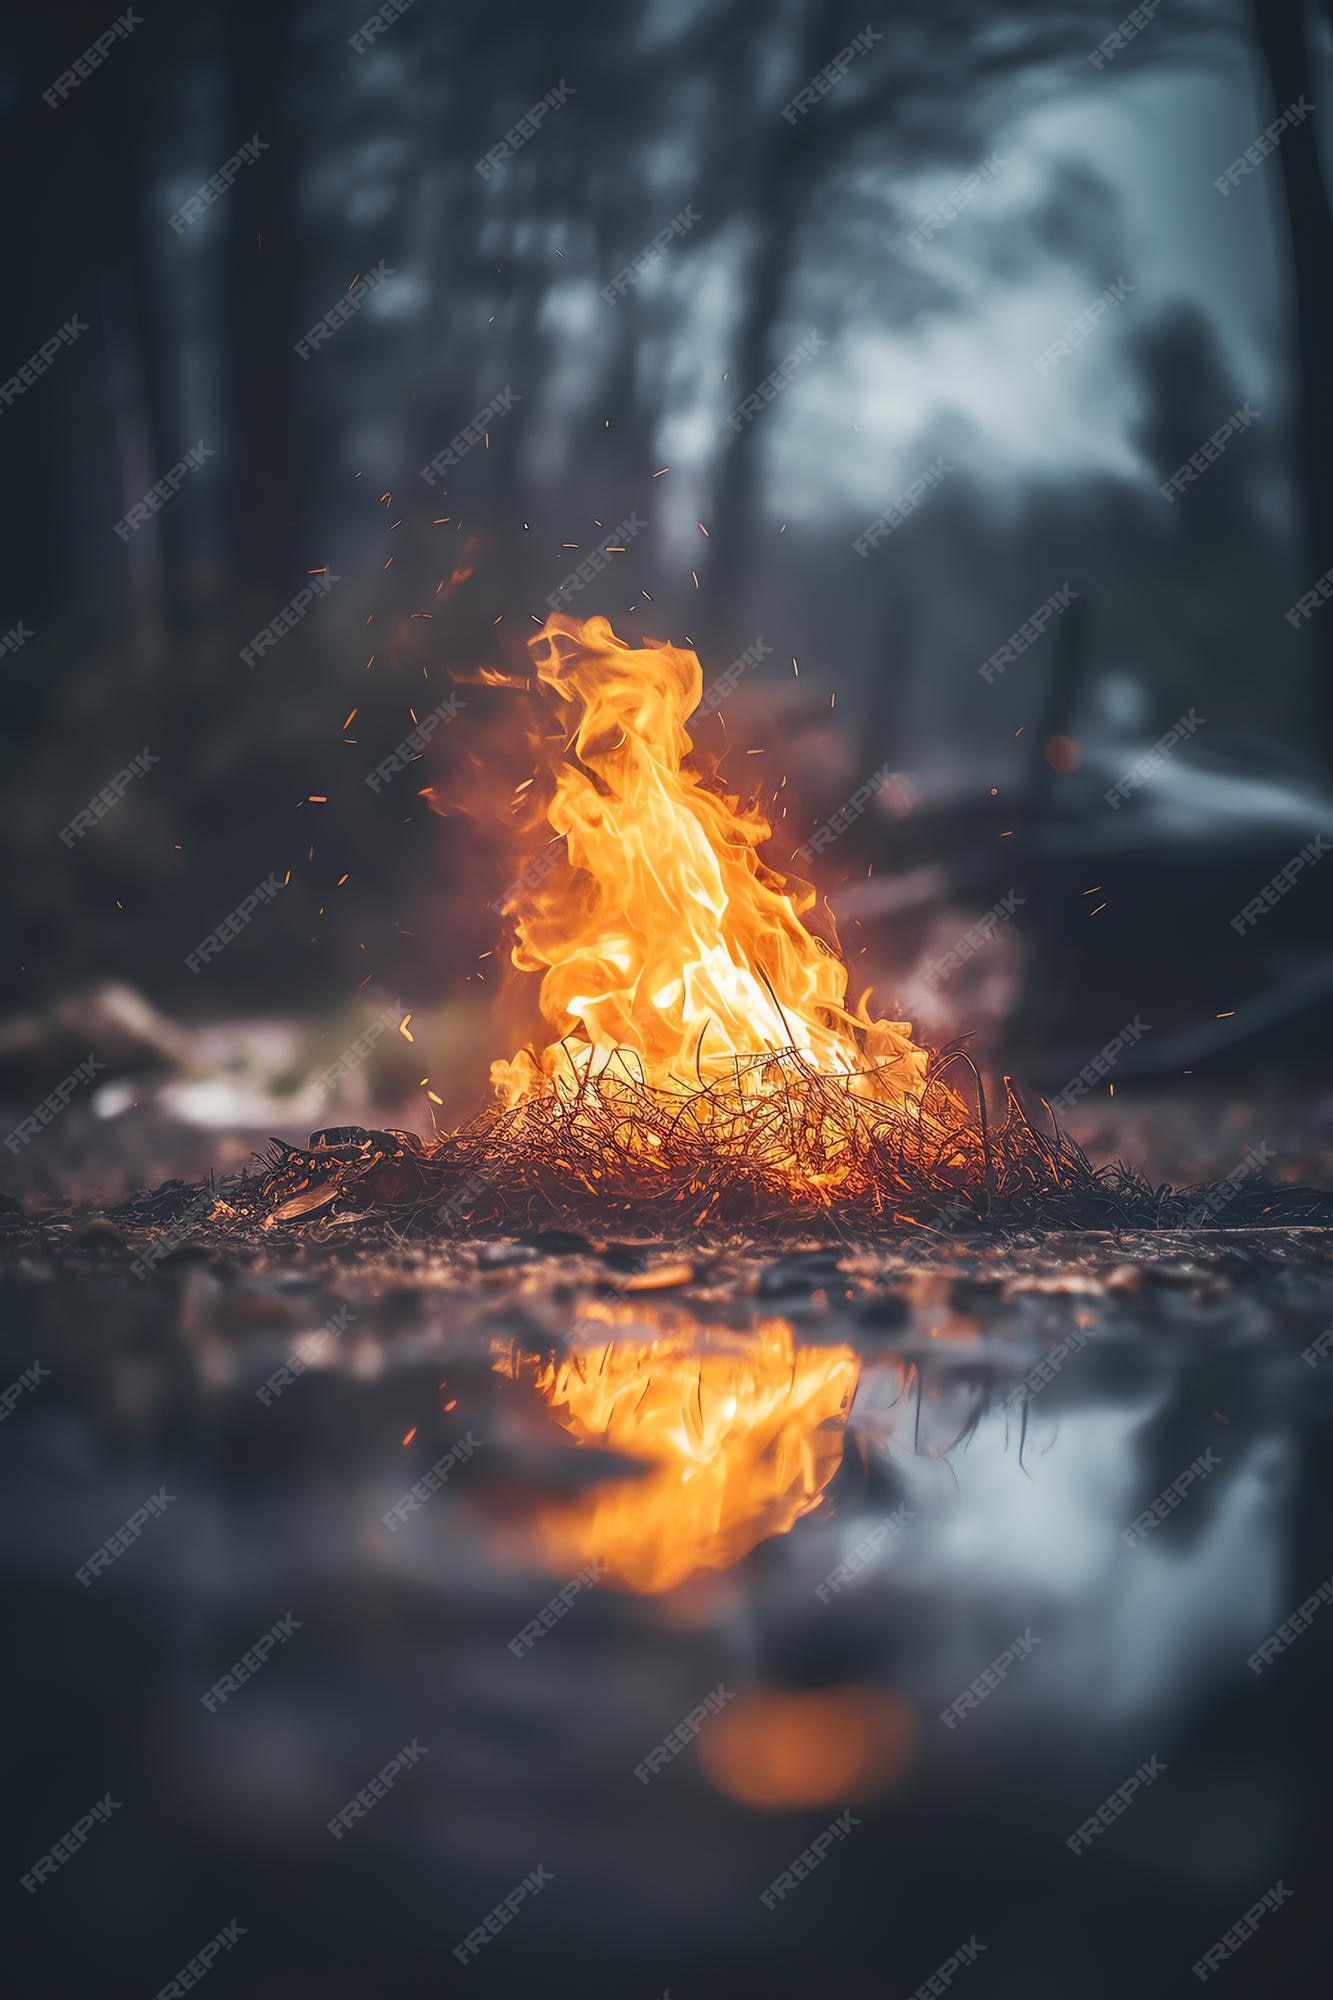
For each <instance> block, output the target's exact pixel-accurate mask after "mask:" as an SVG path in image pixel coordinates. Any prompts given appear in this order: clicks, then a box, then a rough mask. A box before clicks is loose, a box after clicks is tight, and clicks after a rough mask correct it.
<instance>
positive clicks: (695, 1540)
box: [495, 1303, 860, 1591]
mask: <svg viewBox="0 0 1333 2000" xmlns="http://www.w3.org/2000/svg"><path fill="white" fill-rule="evenodd" d="M594 1321H600V1322H602V1323H604V1325H605V1327H606V1337H605V1339H600V1340H596V1341H593V1340H590V1341H589V1342H588V1344H586V1345H583V1346H580V1347H579V1348H577V1349H575V1350H573V1351H571V1352H569V1353H567V1354H565V1355H563V1356H558V1357H555V1358H552V1357H551V1356H550V1354H549V1353H548V1354H545V1355H543V1354H539V1353H536V1352H531V1351H525V1350H522V1349H518V1348H510V1347H509V1346H508V1345H507V1344H499V1343H498V1344H497V1350H496V1356H497V1358H496V1361H495V1366H496V1368H497V1370H498V1371H499V1372H500V1373H502V1374H506V1375H509V1376H511V1377H512V1378H513V1379H514V1380H515V1381H517V1382H521V1383H526V1384H527V1385H529V1386H530V1387H531V1388H533V1389H535V1390H536V1391H537V1393H538V1394H539V1395H540V1396H541V1397H542V1398H543V1400H544V1401H545V1402H546V1403H547V1405H548V1406H549V1408H550V1411H551V1414H552V1416H553V1417H554V1418H555V1419H556V1421H557V1422H558V1423H560V1424H561V1425H563V1427H564V1428H565V1430H567V1431H568V1432H569V1434H570V1436H571V1437H573V1438H574V1439H575V1440H576V1441H577V1442H578V1443H580V1444H595V1445H600V1446H603V1447H605V1448H607V1449H610V1450H613V1451H618V1452H622V1453H623V1454H624V1455H625V1456H626V1457H629V1458H635V1459H639V1460H641V1461H643V1462H644V1463H645V1464H646V1465H648V1466H649V1467H651V1470H650V1471H648V1472H647V1473H645V1474H644V1475H642V1476H641V1477H636V1478H633V1479H624V1480H619V1479H617V1480H612V1481H609V1482H606V1483H604V1484H601V1485H599V1486H597V1487H596V1488H594V1489H593V1490H591V1491H588V1492H585V1493H582V1494H580V1495H579V1496H578V1497H577V1498H575V1499H572V1500H570V1499H562V1500H560V1501H558V1502H556V1501H551V1502H547V1503H544V1504H543V1507H542V1509H541V1512H540V1515H539V1517H538V1521H537V1533H538V1537H539V1540H540V1544H541V1549H542V1554H543V1555H544V1556H545V1557H546V1558H547V1559H548V1560H549V1561H550V1562H551V1563H552V1564H553V1565H554V1566H555V1567H556V1568H557V1569H562V1570H566V1571H568V1572H570V1573H572V1572H573V1571H575V1570H577V1569H578V1568H579V1567H581V1566H582V1565H583V1564H585V1563H588V1562H592V1561H594V1560H596V1559H599V1558H600V1560H601V1561H602V1562H603V1563H604V1564H605V1565H606V1570H605V1574H606V1577H607V1580H608V1581H609V1582H612V1583H617V1584H620V1585H621V1586H622V1587H624V1588H627V1589H629V1590H637V1591H664V1590H670V1589H672V1588H673V1587H674V1586H675V1585H677V1584H679V1583H683V1582H684V1581H685V1580H686V1579H687V1578H688V1577H691V1576H693V1575H695V1574H697V1573H698V1572H700V1571H703V1570H716V1569H725V1568H727V1567H729V1566H730V1565H731V1564H732V1563H735V1562H738V1561H739V1560H740V1558H741V1557H742V1556H744V1555H746V1554H747V1553H748V1552H749V1551H750V1550H751V1549H752V1548H754V1547H755V1545H756V1544H757V1543H758V1542H761V1541H763V1540H765V1539H766V1538H767V1537H769V1536H771V1535H783V1534H786V1532H787V1531H788V1529H789V1528H791V1527H792V1525H793V1524H794V1523H795V1522H796V1521H799V1520H800V1519H801V1518H802V1516H803V1515H805V1514H808V1513H809V1512H810V1511H811V1509H812V1508H813V1507H815V1506H817V1505H818V1503H819V1500H820V1497H821V1496H822V1494H823V1493H824V1490H825V1488H826V1487H827V1486H828V1483H829V1481H830V1480H831V1479H832V1477H833V1475H834V1473H835V1472H836V1471H837V1469H838V1465H839V1463H840V1461H841V1459H842V1448H843V1432H844V1428H845V1426H846V1423H847V1418H848V1414H849V1412H850V1410H851V1406H852V1398H853V1396H854V1395H855V1393H856V1385H857V1381H858V1378H859V1375H860V1362H859V1361H858V1359H857V1357H856V1355H855V1354H854V1353H853V1352H852V1350H851V1348H850V1347H846V1346H838V1347H814V1346H811V1347H798V1346H797V1345H796V1341H795V1338H794V1336H793V1332H792V1327H791V1324H790V1322H789V1321H787V1320H785V1319H770V1320H761V1321H760V1322H759V1324H758V1325H757V1326H755V1327H754V1328H752V1329H751V1330H749V1331H748V1332H746V1333H744V1334H735V1333H730V1332H726V1331H723V1330H718V1329H700V1327H699V1326H698V1325H697V1323H696V1322H695V1321H693V1320H691V1319H686V1318H685V1317H684V1316H683V1315H682V1316H681V1318H680V1320H679V1321H677V1320H675V1319H674V1317H673V1316H672V1315H671V1314H670V1313H669V1312H667V1311H665V1310H664V1309H663V1308H661V1307H651V1308H649V1307H647V1306H646V1305H645V1304H640V1303H636V1304H634V1305H605V1306H599V1307H596V1308H594V1309H592V1310H591V1311H590V1312H589V1314H588V1318H587V1320H586V1321H585V1322H584V1330H585V1332H588V1333H589V1334H590V1333H591V1332H592V1322H594Z"/></svg>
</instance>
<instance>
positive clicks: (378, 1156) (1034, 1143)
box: [263, 1045, 1333, 1239]
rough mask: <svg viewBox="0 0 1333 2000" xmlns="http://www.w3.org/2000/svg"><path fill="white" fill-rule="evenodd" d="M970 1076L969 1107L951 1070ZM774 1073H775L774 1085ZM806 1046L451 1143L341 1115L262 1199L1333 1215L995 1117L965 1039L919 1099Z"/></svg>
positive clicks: (273, 1176)
mask: <svg viewBox="0 0 1333 2000" xmlns="http://www.w3.org/2000/svg"><path fill="white" fill-rule="evenodd" d="M960 1067H962V1068H964V1069H965V1070H966V1071H967V1072H969V1073H970V1077H971V1091H970V1095H971V1098H972V1102H971V1104H970V1105H969V1104H965V1103H964V1102H963V1100H962V1099H961V1098H960V1097H959V1096H958V1094H957V1093H956V1091H955V1090H954V1089H953V1088H952V1086H951V1084H950V1083H949V1082H947V1081H946V1073H950V1072H956V1071H957V1070H958V1069H959V1068H960ZM761 1070H762V1087H756V1086H757V1083H758V1080H759V1076H760V1071H761ZM854 1081H856V1080H854V1079H848V1078H847V1077H846V1076H844V1075H841V1074H839V1075H835V1076H829V1075H824V1074H821V1073H819V1072H818V1071H816V1070H814V1069H812V1068H811V1067H810V1066H809V1064H808V1063H806V1062H805V1060H804V1059H803V1058H802V1057H801V1055H800V1054H799V1053H797V1052H796V1051H795V1050H787V1051H785V1052H783V1053H781V1054H778V1055H773V1056H767V1057H765V1058H763V1059H762V1061H761V1060H760V1059H757V1058H756V1059H753V1060H752V1061H750V1062H742V1061H741V1060H739V1059H738V1061H737V1064H736V1067H735V1071H734V1075H733V1078H732V1079H731V1080H730V1081H729V1082H725V1083H724V1082H721V1081H718V1080H713V1081H710V1082H707V1083H701V1084H700V1085H699V1086H698V1087H697V1088H693V1089H690V1088H687V1087H685V1086H684V1085H681V1086H680V1087H679V1088H678V1089H677V1090H675V1091H664V1090H662V1089H661V1088H656V1087H650V1086H649V1085H647V1084H645V1083H643V1082H641V1081H640V1080H639V1079H638V1078H637V1077H636V1076H635V1075H634V1074H633V1072H632V1070H631V1068H630V1067H629V1066H628V1065H627V1064H621V1065H618V1066H617V1067H616V1068H615V1069H614V1071H613V1072H610V1073H608V1072H603V1073H602V1074H601V1075H600V1076H598V1077H597V1078H595V1079H584V1080H583V1081H582V1083H581V1084H580V1085H579V1087H578V1088H577V1090H576V1091H574V1092H573V1093H571V1094H568V1095H562V1094H558V1093H550V1094H547V1095H544V1096H539V1097H534V1098H530V1099H528V1100H526V1101H525V1102H523V1103H521V1104H518V1105H516V1106H513V1107H511V1108H508V1109H501V1108H497V1109H494V1110H490V1111H487V1112H485V1113H483V1114H482V1115H481V1116H480V1117H479V1118H477V1119H475V1120H474V1121H473V1122H472V1123H471V1124H470V1125H468V1126H466V1127H464V1128H463V1129H461V1130H459V1131H457V1132H453V1133H449V1134H447V1135H443V1136H441V1137H439V1138H437V1139H435V1140H433V1141H429V1142H427V1141H423V1140H421V1139H419V1138H417V1137H416V1136H415V1135H414V1134H411V1133H407V1132H387V1131H386V1132H367V1131H363V1130H362V1129H361V1128H357V1127H351V1128H347V1127H335V1128H332V1129H330V1130H328V1131H325V1132H320V1133H315V1134H314V1135H313V1136H312V1140H311V1144H310V1146H309V1148H308V1149H293V1148H290V1147H287V1146H285V1145H283V1144H281V1142H279V1141H274V1142H273V1146H272V1150H271V1152H270V1154H269V1156H268V1164H269V1167H270V1169H271V1171H270V1174H269V1177H268V1179H267V1181H266V1183H265V1185H264V1189H263V1199H264V1201H265V1203H266V1204H267V1205H268V1212H269V1215H270V1216H271V1218H272V1220H273V1221H274V1222H275V1223H293V1222H297V1221H298V1220H299V1219H300V1218H302V1217H304V1216H310V1217H312V1218H313V1217H316V1216H318V1217H325V1216H333V1215H336V1214H339V1213H345V1212H347V1211H348V1210H351V1211H356V1212H362V1213H364V1212H367V1211H380V1212H382V1213H383V1214H384V1215H385V1216H386V1217H396V1218H397V1219H398V1220H399V1222H408V1221H412V1222H414V1223H415V1224H416V1226H417V1227H419V1228H421V1229H423V1230H425V1231H427V1232H430V1233H438V1234H440V1235H442V1236H459V1235H469V1234H493V1233H513V1232H517V1231H522V1230H530V1229H539V1228H550V1227H552V1226H557V1227H558V1226H565V1227H575V1228H578V1229H581V1230H584V1231H587V1230H589V1229H591V1230H592V1231H593V1233H595V1234H602V1235H606V1234H615V1233H616V1232H618V1231H619V1232H625V1233H633V1234H636V1235H638V1234H643V1235H652V1236H656V1237H659V1238H662V1239H671V1238H676V1239H679V1238H680V1237H682V1236H687V1235H690V1234H692V1233H694V1232H696V1231H698V1230H700V1229H702V1228H705V1227H707V1228H710V1229H711V1228H724V1229H734V1230H744V1231H745V1232H746V1233H747V1234H750V1235H755V1236H762V1235H774V1236H777V1235H790V1234H791V1233H792V1232H793V1231H806V1232H810V1231H814V1232H816V1233H819V1234H828V1235H831V1236H841V1237H845V1238H858V1239H866V1238H875V1239H879V1238H883V1237H886V1236H897V1235H901V1234H904V1233H911V1234H918V1235H920V1234H923V1233H924V1234H925V1235H926V1236H927V1237H928V1236H930V1235H932V1234H942V1233H943V1234H959V1233H963V1234H967V1233H972V1232H974V1231H978V1230H981V1231H1009V1230H1022V1229H1042V1230H1054V1229H1122V1228H1123V1229H1212V1228H1219V1227H1225V1228H1232V1227H1237V1228H1239V1227H1244V1228H1254V1227H1262V1226H1277V1225H1288V1226H1290V1225H1293V1224H1299V1223H1330V1222H1333V1196H1329V1195H1327V1194H1324V1193H1322V1192H1320V1191H1318V1190H1316V1189H1312V1188H1298V1187H1291V1186H1285V1185H1279V1184H1275V1183H1273V1182H1271V1181H1270V1180H1268V1179H1267V1178H1265V1177H1263V1176H1260V1175H1257V1174H1254V1173H1251V1172H1249V1171H1248V1170H1247V1171H1244V1172H1241V1173H1238V1174H1235V1175H1233V1176H1231V1177H1230V1178H1229V1179H1227V1180H1223V1181H1219V1182H1216V1183H1213V1184H1211V1185H1203V1186H1198V1187H1192V1188H1184V1189H1180V1190H1172V1189H1171V1188H1170V1187H1168V1186H1167V1185H1165V1184H1162V1185H1159V1186H1154V1185H1153V1184H1152V1182H1150V1181H1149V1180H1148V1179H1147V1178H1146V1177H1145V1176H1144V1175H1143V1174H1142V1173H1141V1172H1140V1171H1139V1170H1138V1169H1137V1168H1134V1167H1132V1166H1126V1165H1124V1164H1123V1163H1120V1162H1116V1163H1113V1164H1110V1165H1104V1166H1096V1165H1094V1164H1093V1162H1092V1161H1091V1160H1089V1158H1088V1157H1087V1155H1086V1153H1084V1152H1083V1150H1082V1149H1081V1147H1079V1146H1078V1145H1077V1144H1076V1143H1075V1141H1074V1140H1073V1139H1072V1138H1071V1137H1070V1136H1069V1134H1068V1133H1066V1132H1064V1131H1062V1130H1061V1129H1060V1127H1059V1126H1058V1125H1057V1123H1056V1121H1055V1119H1054V1118H1053V1117H1052V1116H1051V1114H1050V1112H1049V1110H1048V1109H1047V1108H1046V1107H1045V1106H1043V1107H1042V1113H1041V1117H1040V1122H1038V1121H1037V1120H1034V1119H1033V1118H1031V1117H1029V1115H1028V1113H1027V1111H1026V1110H1025V1109H1024V1107H1023V1105H1022V1103H1021V1102H1020V1100H1019V1097H1018V1094H1017V1092H1016V1091H1015V1089H1014V1088H1013V1085H1012V1084H1011V1083H1010V1082H1009V1080H1008V1079H1006V1082H1005V1107H1004V1113H1003V1116H1002V1117H1001V1118H999V1119H998V1120H996V1119H994V1118H993V1117H992V1116H991V1114H990V1111H989V1108H988V1106H987V1102H986V1095H985V1091H984V1088H983V1087H982V1084H981V1081H980V1078H979V1077H978V1076H977V1074H976V1071H975V1068H974V1067H973V1065H972V1063H971V1059H970V1058H969V1057H968V1056H967V1054H966V1052H965V1051H964V1050H962V1049H961V1048H959V1047H958V1046H956V1045H955V1046H953V1047H950V1048H947V1049H944V1050H942V1051H941V1052H940V1053H939V1054H938V1055H937V1056H935V1057H934V1058H933V1059H932V1061H931V1065H930V1069H929V1072H928V1075H927V1079H926V1084H925V1087H924V1089H923V1091H922V1093H921V1095H920V1097H919V1098H916V1099H914V1100H910V1101H908V1102H905V1103H902V1102H900V1103H897V1104H895V1103H891V1102H886V1101H884V1100H883V1099H879V1098H875V1097H873V1096H863V1095H860V1094H857V1093H856V1091H855V1090H854V1089H853V1087H852V1085H853V1082H854Z"/></svg>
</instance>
